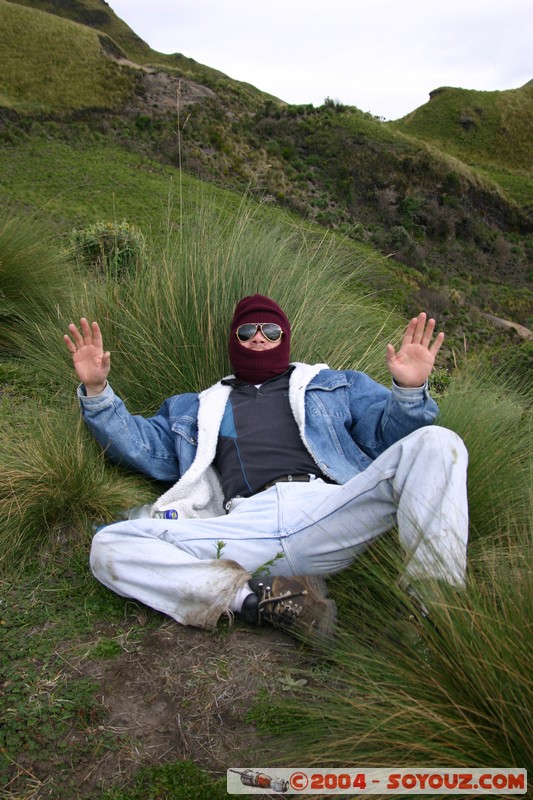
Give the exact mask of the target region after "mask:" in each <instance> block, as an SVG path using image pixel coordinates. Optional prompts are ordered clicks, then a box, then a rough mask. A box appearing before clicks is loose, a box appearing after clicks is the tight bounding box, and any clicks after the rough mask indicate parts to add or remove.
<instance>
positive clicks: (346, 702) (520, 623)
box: [269, 531, 533, 769]
mask: <svg viewBox="0 0 533 800" xmlns="http://www.w3.org/2000/svg"><path fill="white" fill-rule="evenodd" d="M531 556H532V549H531V542H530V541H529V533H528V531H523V535H522V536H521V537H520V539H519V541H514V542H510V543H509V545H508V547H507V548H502V547H490V548H488V549H487V550H486V551H485V552H484V553H483V554H482V555H481V556H480V557H479V559H478V561H477V563H476V565H475V569H474V570H473V577H472V579H471V580H470V582H469V587H468V591H467V592H465V593H452V592H450V591H446V590H445V589H444V588H441V590H440V592H439V593H438V594H436V595H435V600H436V602H434V604H433V606H432V618H431V622H429V621H428V620H427V619H425V618H423V617H421V616H420V615H417V611H416V608H415V607H409V604H408V603H407V601H405V600H404V602H406V603H407V606H406V611H410V612H411V614H412V617H411V618H410V619H409V618H408V617H407V616H406V617H405V618H403V619H401V618H398V617H396V618H395V617H394V614H393V612H392V609H393V608H394V602H392V601H393V600H394V599H395V597H394V596H395V593H394V591H392V590H391V585H390V580H389V565H387V564H386V563H382V564H381V568H382V569H381V580H382V586H381V592H380V591H378V592H377V593H376V594H375V595H374V598H373V601H372V595H371V594H368V595H367V601H366V607H365V611H366V614H367V615H368V616H369V617H373V627H374V631H373V634H372V635H371V636H369V632H370V631H371V628H372V626H370V625H367V626H366V629H365V632H364V635H362V633H361V630H360V629H359V627H358V618H357V615H356V614H355V613H354V614H353V615H352V620H351V625H349V624H348V623H347V622H345V625H344V629H343V631H342V633H341V635H340V639H339V643H338V645H337V647H336V649H335V651H334V652H333V653H332V654H331V655H330V660H329V664H328V666H327V668H324V667H323V666H322V667H321V669H320V670H316V669H315V670H314V671H311V672H309V673H303V676H304V677H306V678H308V684H307V687H306V688H305V689H303V690H300V691H299V693H298V695H297V696H295V697H294V699H292V700H288V701H286V702H285V703H284V704H283V705H282V706H281V707H280V709H278V710H277V711H276V710H275V709H272V708H271V709H270V712H269V713H270V715H271V718H272V717H275V716H276V713H277V715H278V718H279V719H280V720H281V722H280V724H279V727H278V730H277V734H278V736H277V741H276V747H279V750H278V754H279V753H280V752H283V762H284V763H287V764H295V763H299V764H313V765H314V766H328V765H329V766H338V765H339V764H342V765H343V766H347V767H349V766H353V767H356V766H366V767H368V766H369V765H372V766H377V767H380V766H382V767H390V766H391V765H395V766H398V767H402V766H404V767H414V766H427V767H431V766H433V767H442V766H443V765H446V766H447V767H452V768H453V767H456V768H458V767H462V768H464V767H467V766H472V767H473V766H479V767H483V766H505V767H510V766H515V767H521V768H523V767H525V768H529V769H531V766H532V756H533V751H532V748H531V742H532V741H533V723H532V719H533V717H532V715H531V708H532V701H533V679H532V676H531V669H530V665H531V658H532V656H533V652H532V651H533V639H532V637H531V626H532V625H533V573H532V571H531V569H530V567H529V565H530V564H531ZM385 561H386V559H385ZM376 564H377V562H376V563H375V564H374V568H373V572H374V575H373V580H374V585H375V587H376V585H377V584H378V583H379V580H380V568H379V566H377V565H376ZM352 591H353V592H356V587H355V586H352ZM386 596H388V597H389V605H387V603H385V604H384V603H383V597H386ZM396 599H397V598H396ZM352 607H353V604H352ZM300 677H301V676H300Z"/></svg>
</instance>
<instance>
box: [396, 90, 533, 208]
mask: <svg viewBox="0 0 533 800" xmlns="http://www.w3.org/2000/svg"><path fill="white" fill-rule="evenodd" d="M389 124H390V125H391V127H393V128H394V129H396V130H400V131H405V132H406V133H409V134H411V135H413V136H416V137H418V138H420V139H423V140H425V141H428V142H431V143H432V144H434V145H435V146H436V147H438V148H439V149H440V150H442V151H443V152H447V153H449V154H450V155H453V156H455V157H456V158H460V159H461V160H462V161H464V162H465V163H467V164H470V165H471V166H473V167H476V168H479V169H480V170H481V171H483V172H484V173H485V174H486V175H489V176H491V177H492V178H493V179H494V180H496V181H497V182H498V183H499V184H500V185H501V186H502V188H503V189H504V190H505V191H506V192H508V193H509V195H510V196H511V197H514V198H515V199H517V200H518V201H520V202H523V203H524V204H525V205H528V206H529V207H530V208H531V206H532V204H533V187H532V184H533V139H532V137H531V131H532V129H533V81H529V83H527V84H526V85H525V86H522V87H521V88H520V89H513V90H508V91H503V92H480V91H472V90H466V89H454V88H449V87H443V88H441V89H436V90H435V91H434V92H431V99H430V100H429V102H428V103H426V104H425V105H423V106H420V108H417V109H416V110H415V111H412V112H411V113H410V114H408V115H407V116H406V117H404V118H403V119H401V120H398V121H396V122H394V123H389Z"/></svg>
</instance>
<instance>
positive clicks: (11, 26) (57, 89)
mask: <svg viewBox="0 0 533 800" xmlns="http://www.w3.org/2000/svg"><path fill="white" fill-rule="evenodd" d="M0 22H1V26H2V33H3V44H2V71H1V77H0V102H1V104H2V106H4V107H6V108H10V109H14V110H17V111H21V112H26V113H28V112H30V113H36V112H42V111H47V112H49V113H50V112H55V113H58V112H59V113H64V112H65V111H66V110H67V109H80V108H87V107H91V108H101V109H106V110H110V109H119V108H122V107H123V105H124V103H125V101H126V99H127V98H128V97H129V96H130V95H131V94H132V92H133V88H134V84H135V75H134V73H133V72H132V71H131V70H126V69H124V68H123V67H121V66H120V65H118V64H117V63H116V62H115V61H113V60H112V59H110V58H109V57H108V56H106V54H105V52H104V50H103V47H105V46H106V41H105V38H104V36H103V35H102V34H99V33H98V31H96V30H93V29H92V28H88V27H86V26H85V25H79V24H77V23H75V22H71V21H70V20H66V19H60V18H59V17H56V16H54V15H52V14H46V13H44V12H41V11H36V10H34V9H29V8H25V7H24V6H20V5H15V4H12V3H8V2H6V1H5V0H0ZM30 41H31V47H28V42H30Z"/></svg>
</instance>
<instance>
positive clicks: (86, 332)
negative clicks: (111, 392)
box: [63, 317, 111, 396]
mask: <svg viewBox="0 0 533 800" xmlns="http://www.w3.org/2000/svg"><path fill="white" fill-rule="evenodd" d="M80 328H81V333H80V331H79V330H78V328H77V327H76V326H75V325H74V323H72V322H71V323H70V325H69V326H68V329H69V331H70V336H69V335H68V334H65V335H64V336H63V339H64V341H65V344H66V346H67V348H68V349H69V351H70V352H71V353H72V362H73V364H74V369H75V370H76V375H77V376H78V378H79V380H80V381H81V383H83V384H84V386H85V389H86V391H87V394H88V395H89V396H90V395H95V394H100V392H102V391H103V390H104V389H105V385H106V381H107V376H108V375H109V370H110V369H111V354H110V353H109V351H106V352H104V346H103V341H102V333H101V331H100V326H99V325H98V323H97V322H93V323H91V324H90V325H89V323H88V321H87V320H86V319H85V317H82V318H81V319H80Z"/></svg>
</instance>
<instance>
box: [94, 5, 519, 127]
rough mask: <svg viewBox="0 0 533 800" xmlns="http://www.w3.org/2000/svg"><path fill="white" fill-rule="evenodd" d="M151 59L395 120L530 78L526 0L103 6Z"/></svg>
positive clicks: (292, 99)
mask: <svg viewBox="0 0 533 800" xmlns="http://www.w3.org/2000/svg"><path fill="white" fill-rule="evenodd" d="M110 5H111V7H112V8H113V10H114V11H115V13H116V14H118V16H119V17H120V18H121V19H122V20H124V22H126V23H127V24H128V25H129V26H130V27H131V28H133V30H134V31H135V32H136V33H137V34H138V35H139V36H140V37H141V38H142V39H144V40H145V41H147V42H148V44H149V45H150V46H151V47H152V48H154V49H155V50H159V51H160V52H166V53H172V52H180V53H183V54H184V55H186V56H189V57H191V58H194V59H195V60H196V61H199V62H200V63H203V64H206V65H208V66H210V67H214V68H215V69H219V70H221V71H222V72H225V73H226V74H227V75H229V76H230V77H232V78H235V79H236V80H241V81H246V82H248V83H252V84H253V85H255V86H257V87H258V88H259V89H261V90H263V91H265V92H269V93H270V94H273V95H276V96H277V97H280V98H281V99H283V100H286V101H288V102H291V103H313V104H314V105H320V104H321V103H322V102H323V100H324V98H325V97H332V98H334V99H338V100H340V101H341V102H344V103H348V104H350V105H355V106H357V107H358V108H361V109H362V110H363V111H370V112H371V113H373V114H376V115H377V116H384V117H386V118H388V119H395V118H398V117H400V116H403V115H404V114H406V113H408V112H409V111H412V110H413V109H415V108H417V107H418V106H420V105H422V104H423V103H425V102H426V101H427V100H428V95H429V92H430V91H431V90H432V89H436V88H437V87H439V86H458V87H462V88H465V89H482V90H495V89H512V88H518V87H519V86H521V85H523V84H524V83H526V82H527V81H528V80H529V79H531V78H533V74H531V72H532V71H531V58H530V51H531V43H530V42H531V28H532V24H531V23H532V22H533V12H532V11H531V10H530V9H531V4H530V2H529V0H527V2H526V0H507V2H503V0H496V2H493V3H487V2H486V0H446V2H445V0H431V2H428V3H426V4H424V5H421V4H420V2H419V0H403V2H400V0H320V1H319V2H318V1H317V0H269V2H268V3H262V2H258V0H255V2H254V1H252V2H251V1H250V0H224V2H221V1H219V0H151V2H150V3H146V0H110Z"/></svg>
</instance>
